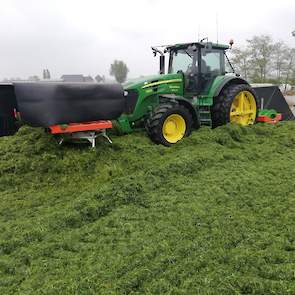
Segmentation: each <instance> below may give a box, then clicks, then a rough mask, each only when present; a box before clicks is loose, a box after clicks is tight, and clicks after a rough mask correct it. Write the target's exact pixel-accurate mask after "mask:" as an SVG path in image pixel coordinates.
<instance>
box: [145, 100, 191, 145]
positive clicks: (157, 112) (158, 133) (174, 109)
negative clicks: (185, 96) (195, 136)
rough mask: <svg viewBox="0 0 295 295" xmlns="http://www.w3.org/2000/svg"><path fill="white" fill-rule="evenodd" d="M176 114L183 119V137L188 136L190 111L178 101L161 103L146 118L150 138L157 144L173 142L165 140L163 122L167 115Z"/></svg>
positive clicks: (189, 131)
mask: <svg viewBox="0 0 295 295" xmlns="http://www.w3.org/2000/svg"><path fill="white" fill-rule="evenodd" d="M173 114H177V115H180V116H181V117H182V118H183V119H184V121H185V133H184V136H183V137H186V136H189V135H190V133H191V131H192V126H193V117H192V114H191V113H190V111H189V110H188V109H187V108H186V107H184V106H182V105H179V104H178V103H176V102H175V103H163V104H160V105H159V106H158V107H156V108H155V109H154V111H153V112H152V113H151V114H150V117H149V118H148V119H147V121H146V124H145V127H146V131H147V134H148V135H149V137H150V138H151V140H152V141H153V142H155V143H157V144H163V145H165V146H171V145H173V144H174V143H171V142H169V141H167V140H166V139H165V137H164V134H163V131H162V130H163V124H164V122H165V120H166V119H167V117H168V116H170V115H173Z"/></svg>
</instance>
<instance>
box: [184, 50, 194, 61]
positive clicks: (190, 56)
mask: <svg viewBox="0 0 295 295" xmlns="http://www.w3.org/2000/svg"><path fill="white" fill-rule="evenodd" d="M184 52H185V53H186V54H187V55H188V56H189V57H190V58H191V59H193V57H192V56H191V55H190V54H189V53H188V52H187V51H186V50H184Z"/></svg>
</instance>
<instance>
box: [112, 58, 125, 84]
mask: <svg viewBox="0 0 295 295" xmlns="http://www.w3.org/2000/svg"><path fill="white" fill-rule="evenodd" d="M128 72H129V69H128V68H127V65H126V64H125V63H124V62H123V61H122V60H115V61H114V63H112V64H111V68H110V75H111V76H114V77H115V79H116V81H117V82H119V83H123V82H125V81H126V78H127V73H128Z"/></svg>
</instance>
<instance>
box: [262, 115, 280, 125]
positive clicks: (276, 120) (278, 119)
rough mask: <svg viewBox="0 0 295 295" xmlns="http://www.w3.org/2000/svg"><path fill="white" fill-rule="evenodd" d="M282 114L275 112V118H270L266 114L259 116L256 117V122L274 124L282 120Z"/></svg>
mask: <svg viewBox="0 0 295 295" xmlns="http://www.w3.org/2000/svg"><path fill="white" fill-rule="evenodd" d="M282 118H283V117H282V114H277V115H276V117H275V118H273V119H272V118H270V117H268V116H259V117H257V118H256V121H257V122H262V123H269V124H275V123H277V122H279V121H281V120H282Z"/></svg>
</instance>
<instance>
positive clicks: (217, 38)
mask: <svg viewBox="0 0 295 295" xmlns="http://www.w3.org/2000/svg"><path fill="white" fill-rule="evenodd" d="M216 43H217V44H218V13H217V12H216Z"/></svg>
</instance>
